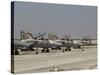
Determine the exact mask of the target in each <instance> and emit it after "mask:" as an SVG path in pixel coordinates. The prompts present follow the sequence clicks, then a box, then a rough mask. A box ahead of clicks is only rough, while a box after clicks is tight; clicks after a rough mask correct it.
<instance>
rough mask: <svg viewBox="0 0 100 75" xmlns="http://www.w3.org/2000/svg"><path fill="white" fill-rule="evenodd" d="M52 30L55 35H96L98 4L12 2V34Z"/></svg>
mask: <svg viewBox="0 0 100 75" xmlns="http://www.w3.org/2000/svg"><path fill="white" fill-rule="evenodd" d="M21 30H23V31H25V32H31V33H32V34H33V35H34V34H36V33H38V32H41V31H46V32H51V33H55V34H56V35H57V36H58V37H60V38H61V37H63V35H64V34H66V33H68V34H71V37H72V38H83V37H85V36H90V37H91V38H97V7H96V6H81V5H67V4H49V3H34V2H15V5H14V38H20V31H21Z"/></svg>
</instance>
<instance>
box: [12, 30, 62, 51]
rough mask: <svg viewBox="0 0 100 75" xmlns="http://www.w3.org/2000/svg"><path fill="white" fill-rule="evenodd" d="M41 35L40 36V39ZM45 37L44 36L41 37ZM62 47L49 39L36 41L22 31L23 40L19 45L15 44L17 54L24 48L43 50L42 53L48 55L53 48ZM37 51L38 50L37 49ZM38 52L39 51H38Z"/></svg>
mask: <svg viewBox="0 0 100 75" xmlns="http://www.w3.org/2000/svg"><path fill="white" fill-rule="evenodd" d="M40 35H41V34H39V37H40ZM41 36H43V35H41ZM60 45H62V44H61V43H58V42H56V41H52V40H49V39H42V40H40V39H34V38H33V37H32V35H31V36H30V35H29V34H27V33H25V32H22V31H21V40H20V42H19V43H14V46H15V49H16V48H17V50H16V51H17V52H18V49H22V48H26V49H27V48H28V49H29V48H30V49H33V48H42V50H41V52H42V53H48V52H49V48H53V47H57V46H60ZM36 50H37V49H36ZM36 52H38V51H36Z"/></svg>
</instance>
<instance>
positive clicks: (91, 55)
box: [14, 47, 97, 74]
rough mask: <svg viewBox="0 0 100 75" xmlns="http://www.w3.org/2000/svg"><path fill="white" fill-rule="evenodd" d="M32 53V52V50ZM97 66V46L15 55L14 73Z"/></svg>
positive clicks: (83, 68) (93, 67)
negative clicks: (83, 49)
mask: <svg viewBox="0 0 100 75" xmlns="http://www.w3.org/2000/svg"><path fill="white" fill-rule="evenodd" d="M30 53H31V52H30ZM96 68H97V48H96V47H91V48H85V51H82V50H81V49H72V51H66V52H64V53H63V52H62V51H60V50H58V51H56V50H55V51H51V52H50V53H40V54H38V55H35V54H34V53H33V54H26V55H14V73H16V74H19V73H37V72H50V71H57V69H59V71H60V70H61V71H62V70H63V71H70V70H86V69H96Z"/></svg>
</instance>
